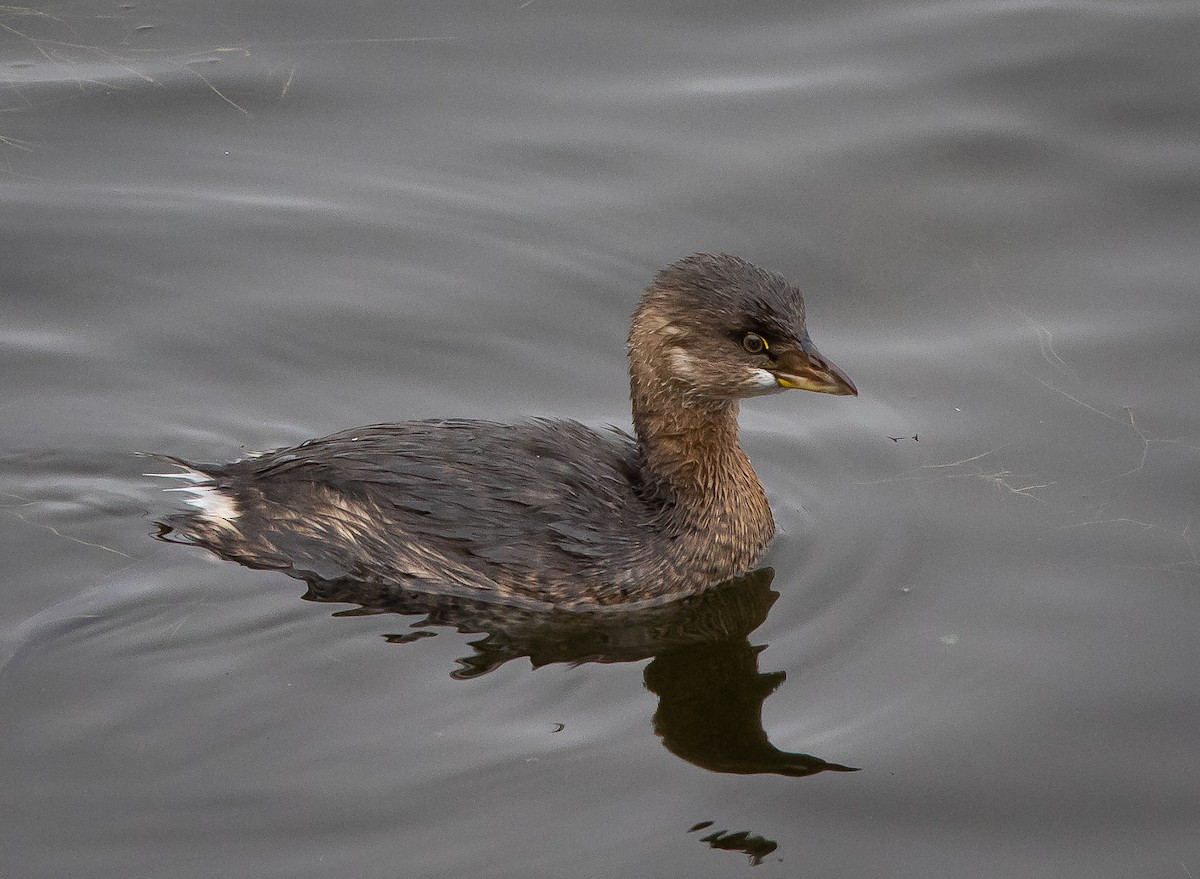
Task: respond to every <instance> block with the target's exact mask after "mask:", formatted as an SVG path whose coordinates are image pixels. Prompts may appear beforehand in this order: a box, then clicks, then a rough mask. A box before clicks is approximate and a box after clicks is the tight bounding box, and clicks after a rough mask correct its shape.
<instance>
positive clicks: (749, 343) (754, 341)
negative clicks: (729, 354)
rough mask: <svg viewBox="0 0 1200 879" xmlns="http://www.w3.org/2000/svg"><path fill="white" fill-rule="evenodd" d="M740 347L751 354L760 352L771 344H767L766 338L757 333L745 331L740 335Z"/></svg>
mask: <svg viewBox="0 0 1200 879" xmlns="http://www.w3.org/2000/svg"><path fill="white" fill-rule="evenodd" d="M742 347H743V348H745V349H746V350H747V351H748V352H749V353H751V354H762V353H763V352H764V351H766V350H767V349H768V348H770V347H771V346H770V345H768V344H767V340H766V339H764V338H763V337H762V336H760V335H759V334H758V333H746V335H745V336H743V337H742Z"/></svg>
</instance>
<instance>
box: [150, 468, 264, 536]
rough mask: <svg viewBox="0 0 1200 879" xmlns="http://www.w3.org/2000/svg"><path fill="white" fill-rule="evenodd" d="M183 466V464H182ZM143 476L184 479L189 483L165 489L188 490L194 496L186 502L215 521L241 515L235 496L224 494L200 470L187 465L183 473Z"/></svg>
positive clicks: (225, 520)
mask: <svg viewBox="0 0 1200 879" xmlns="http://www.w3.org/2000/svg"><path fill="white" fill-rule="evenodd" d="M180 466H182V465H180ZM142 475H143V476H157V477H159V478H162V479H182V480H183V481H184V482H187V483H190V484H189V485H181V486H179V487H178V488H165V489H163V491H186V492H190V493H191V494H192V495H193V496H192V497H190V498H187V500H186V501H185V503H187V505H188V506H190V507H195V508H196V509H198V510H199V511H200V515H201V516H203V517H204V518H206V519H209V520H211V521H213V522H214V523H222V522H224V523H229V522H232V521H233V520H234V519H236V518H237V517H238V516H240V515H241V512H240V511H239V510H238V508H237V504H236V503H234V500H233V498H231V497H229V495H227V494H222V493H221V490H220V489H218V488H217V487H216V486H215V485H213V484H212V480H210V479H209V478H208V476H207V475H205V474H203V473H201V472H200V471H199V470H193V469H191V468H190V467H185V468H184V470H183V472H182V473H143V474H142Z"/></svg>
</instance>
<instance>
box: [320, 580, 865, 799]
mask: <svg viewBox="0 0 1200 879" xmlns="http://www.w3.org/2000/svg"><path fill="white" fill-rule="evenodd" d="M774 573H775V572H774V571H773V570H771V569H770V568H763V569H761V570H758V571H753V572H751V573H749V574H747V575H745V576H744V577H741V578H739V579H737V580H734V581H731V582H730V583H727V584H725V585H723V586H719V587H717V588H714V589H711V590H709V591H708V592H705V593H704V594H702V595H698V596H693V597H690V598H686V599H681V600H680V601H678V602H674V603H672V604H667V605H661V606H657V607H652V608H645V609H632V610H621V611H611V610H610V611H605V612H596V613H586V612H578V611H572V612H553V611H549V612H548V611H530V610H522V609H517V608H511V607H506V606H503V605H497V604H491V603H486V602H480V601H473V600H470V599H465V598H461V597H448V596H438V595H428V594H424V593H416V592H411V591H408V590H404V589H399V588H396V587H394V586H380V585H377V584H369V583H360V582H347V581H345V580H337V581H322V580H310V581H309V588H308V592H306V593H305V595H304V597H305V598H306V599H307V600H309V601H321V602H338V603H349V604H357V605H359V607H358V608H355V609H354V610H346V611H341V612H339V613H337V614H334V616H363V615H369V614H384V613H397V614H423V615H424V618H423V619H421V620H419V621H417V622H415V623H413V624H412V625H411V626H410V630H409V631H408V632H406V633H403V634H394V635H388V636H387V638H388V640H389V641H390V642H392V643H396V644H403V643H409V642H411V641H414V640H417V639H419V638H422V637H430V636H432V635H433V634H434V633H433V632H431V631H429V629H430V627H437V626H445V627H449V628H453V629H456V630H457V631H459V632H462V633H466V634H472V633H479V634H482V635H483V637H482V638H480V639H478V640H476V641H473V642H471V645H470V646H471V647H472V648H473V651H474V652H473V653H472V654H471V655H470V656H466V657H463V658H461V659H459V660H458V664H459V668H458V669H456V670H455V671H454V672H452V673H451V676H452V677H454V678H457V679H460V680H461V679H468V678H474V677H479V676H480V675H484V674H487V673H488V672H490V671H493V670H494V669H496V668H499V667H500V666H501V665H503V664H504V663H506V662H508V661H509V660H512V659H517V658H519V657H523V656H527V657H529V660H530V662H531V663H532V664H533V666H534V667H535V668H538V667H540V666H544V665H550V664H552V663H569V664H572V665H578V664H580V663H585V662H636V661H639V660H643V659H650V660H651V662H650V664H649V665H648V666H646V671H645V683H646V688H647V689H648V690H650V692H652V693H654V694H655V695H657V696H658V699H659V703H658V710H657V711H656V712H655V714H654V730H655V732H656V733H657V734H658V735H659V737H661V738H662V741H663V744H664V745H665V746H666V748H667V750H668V751H670V752H671V753H672V754H675V755H676V756H678V757H680V758H682V759H684V760H686V761H687V762H689V763H692V764H694V765H696V766H699V767H701V768H703V769H708V770H710V771H713V772H724V773H733V774H740V775H750V774H756V773H774V774H777V775H788V776H792V777H801V776H805V775H812V774H814V773H817V772H822V771H825V770H833V771H838V772H853V771H855V770H853V769H852V768H851V767H848V766H842V765H840V764H837V763H828V762H826V761H824V760H822V759H820V758H819V757H814V756H812V755H810V754H796V753H791V752H788V751H780V750H779V749H778V748H776V747H775V746H774V745H772V744H771V742H770V741H769V740H768V738H767V734H766V732H765V731H764V730H763V725H762V705H763V700H765V699H766V698H767V696H769V695H770V694H771V693H772V692H774V691H775V689H776V687H778V686H779V684H780V683H782V682H783V680H784V678H785V676H786V675H785V673H784V672H782V671H777V672H768V673H760V672H759V670H758V654H759V653H760V652H762V650H764V649H765V645H763V646H758V647H755V646H751V644H750V642H749V640H748V637H749V635H750V633H751V632H753V631H754V630H755V629H757V628H758V627H759V626H760V625H761V624H762V623H763V621H765V620H766V618H767V613H768V612H769V611H770V609H771V606H772V605H773V604H774V603H775V600H776V599H777V598H778V597H779V593H778V592H775V591H774V590H772V589H771V580H772V578H773V577H774Z"/></svg>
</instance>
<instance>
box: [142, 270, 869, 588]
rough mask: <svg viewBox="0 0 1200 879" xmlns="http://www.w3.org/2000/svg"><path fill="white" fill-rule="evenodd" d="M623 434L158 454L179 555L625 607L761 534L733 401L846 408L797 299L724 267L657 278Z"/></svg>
mask: <svg viewBox="0 0 1200 879" xmlns="http://www.w3.org/2000/svg"><path fill="white" fill-rule="evenodd" d="M627 348H628V357H629V374H630V397H631V401H632V408H633V434H632V435H631V434H628V433H625V432H623V431H621V430H618V429H616V428H612V429H608V430H599V431H598V430H593V429H591V428H589V427H585V426H584V425H582V424H579V423H578V422H574V421H556V420H544V419H539V420H530V421H525V422H520V423H515V424H501V423H495V422H490V421H473V420H461V419H455V420H427V421H409V422H402V423H396V424H375V425H371V426H368V427H360V428H354V429H351V430H343V431H340V432H338V433H335V434H332V435H330V436H326V437H323V438H321V439H313V440H309V441H307V442H304V443H301V444H300V445H298V446H293V447H289V448H282V449H276V450H274V451H270V452H265V453H262V454H257V455H253V456H249V457H246V458H244V459H242V460H239V461H235V462H233V463H228V464H197V463H192V462H190V461H185V460H183V459H181V458H177V457H174V456H170V455H161V456H158V457H160V458H163V459H165V460H169V461H171V462H172V463H174V464H177V465H179V466H180V467H181V468H182V471H181V472H180V473H173V474H150V475H158V476H170V477H175V478H179V479H181V480H183V482H184V485H183V490H187V491H190V492H192V493H193V494H194V495H195V498H194V499H193V500H192V501H191V503H192V505H193V506H194V508H195V509H194V511H193V512H189V513H187V514H183V515H179V516H176V517H173V518H172V519H171V520H170V521H169V527H170V529H172V531H173V532H174V534H175V535H178V537H179V538H180V539H182V540H183V541H185V542H189V543H193V544H196V545H199V546H203V547H206V548H208V549H210V550H212V551H213V552H215V553H217V554H218V555H220V556H221V557H223V558H227V559H231V560H235V561H238V562H240V563H242V564H244V565H247V566H250V567H255V568H269V569H277V570H281V571H284V572H286V573H288V574H291V575H293V576H296V577H300V578H303V579H308V580H310V581H311V580H313V579H320V580H342V579H345V580H349V581H360V582H370V583H375V584H394V585H395V586H397V587H411V588H414V589H418V590H428V591H431V592H436V593H441V594H448V595H463V596H469V597H472V598H476V599H481V600H485V601H496V602H500V603H503V604H509V605H515V606H523V607H531V608H562V609H568V610H580V609H590V608H605V607H613V606H621V607H625V606H634V605H636V606H642V605H652V604H655V603H663V602H667V601H671V600H674V599H677V598H680V597H683V596H687V595H694V594H696V593H699V592H701V591H703V590H705V589H707V588H708V587H710V586H712V585H715V584H717V583H721V582H724V581H727V580H729V579H731V578H733V577H736V576H739V575H741V574H743V573H745V572H746V571H748V570H749V569H750V568H751V567H752V566H753V565H754V563H755V561H756V560H757V559H758V557H759V555H760V554H761V552H762V551H763V549H764V548H765V547H766V545H767V543H768V542H769V541H770V540H771V538H772V536H773V535H774V532H775V523H774V520H773V518H772V515H771V509H770V506H769V505H768V503H767V497H766V493H765V491H764V490H763V486H762V483H761V482H760V481H759V479H758V476H757V475H756V474H755V472H754V468H753V467H752V466H751V464H750V460H749V458H748V457H747V456H746V453H745V452H744V451H743V450H742V447H741V445H740V444H739V441H738V404H739V401H740V400H742V399H743V398H748V397H758V396H763V395H766V394H773V393H776V392H780V391H783V390H787V389H800V390H807V391H815V392H817V393H823V394H838V395H850V396H856V395H857V394H858V391H857V389H856V388H855V386H854V383H853V382H851V381H850V379H849V378H847V377H846V375H845V374H844V373H843V372H842V371H841V370H840V369H838V368H837V367H836V366H834V365H833V364H832V363H831V362H829V361H828V360H826V359H825V358H824V357H823V356H822V355H821V354H820V353H819V352H818V351H817V349H816V347H815V346H814V344H813V342H812V339H811V338H810V337H809V333H808V329H807V326H806V323H805V314H804V298H803V296H802V295H801V292H800V290H799V289H798V288H797V287H796V286H795V285H793V284H791V283H789V282H788V281H787V280H786V279H784V278H783V277H782V276H780V275H778V274H776V273H774V272H770V271H766V270H764V269H761V268H759V267H757V266H755V265H752V264H751V263H749V262H747V261H745V260H743V259H741V258H739V257H736V256H730V255H726V254H704V253H698V254H694V255H692V256H689V257H687V258H685V259H682V260H680V261H679V262H676V263H675V264H673V265H671V266H669V267H668V268H665V269H663V270H662V271H660V272H659V273H658V274H657V275H656V277H655V278H654V280H653V282H652V283H651V284H650V286H649V287H648V288H647V289H646V291H645V293H644V294H643V295H642V297H641V300H640V302H639V303H638V305H637V308H636V309H635V311H634V313H633V318H632V322H631V325H630V330H629V336H628V346H627Z"/></svg>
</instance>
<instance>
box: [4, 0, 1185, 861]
mask: <svg viewBox="0 0 1200 879" xmlns="http://www.w3.org/2000/svg"><path fill="white" fill-rule="evenodd" d="M1197 45H1200V11H1198V10H1197V7H1196V6H1195V4H1194V3H1185V2H1161V3H1159V2H1138V3H1107V2H1087V3H1067V2H1044V3H1038V2H1004V0H999V2H988V3H908V4H897V3H878V2H876V3H862V2H850V3H840V4H820V3H818V4H807V5H804V6H798V5H796V4H784V3H773V4H772V3H765V4H752V5H748V4H724V5H721V4H713V3H708V4H688V5H680V4H665V3H663V4H645V3H625V4H622V3H615V2H613V3H610V2H591V3H563V2H552V0H532V2H520V0H512V2H505V3H496V2H493V3H444V2H440V3H407V4H367V3H357V2H353V0H352V2H350V3H344V4H327V3H302V2H289V3H282V2H278V0H268V2H264V3H258V4H252V5H251V4H236V3H214V2H208V0H198V2H197V0H192V2H187V3H184V2H160V3H140V2H132V3H120V4H118V3H108V2H105V3H98V2H74V0H68V2H66V3H63V4H58V5H54V6H45V7H30V8H25V7H11V6H10V7H0V85H2V86H3V87H2V88H0V111H2V112H0V249H2V251H3V259H2V260H0V463H2V467H0V533H2V535H3V538H2V539H3V545H4V546H5V547H6V553H5V559H6V560H7V565H6V567H7V571H8V576H7V577H6V578H5V585H4V592H3V594H4V602H3V604H2V606H0V607H2V609H0V664H2V665H0V790H2V791H4V794H3V796H0V875H4V876H13V877H75V876H79V877H83V876H86V877H89V879H95V877H161V876H171V877H210V876H222V877H226V879H234V877H254V879H264V877H273V876H278V877H303V876H313V877H318V876H319V877H327V876H347V877H350V876H352V877H396V876H404V877H409V876H411V877H437V876H445V877H464V876H480V877H531V876H580V877H593V876H595V877H610V876H611V877H617V876H622V877H623V876H664V877H666V876H728V875H731V874H737V873H742V872H744V871H746V870H756V871H757V873H756V874H755V875H759V874H761V875H778V876H819V877H825V876H830V877H835V876H855V877H873V876H879V877H894V876H903V877H935V876H936V877H942V876H945V877H960V876H972V877H1012V876H1022V877H1056V879H1057V877H1089V879H1090V877H1127V876H1128V877H1134V876H1136V877H1159V876H1161V877H1179V879H1187V877H1189V876H1195V875H1200V741H1198V737H1197V718H1200V683H1198V681H1200V674H1198V672H1200V646H1198V645H1200V641H1198V639H1197V636H1196V628H1197V620H1198V619H1200V616H1198V614H1200V555H1198V553H1200V542H1198V534H1197V529H1198V528H1200V524H1197V523H1196V520H1197V519H1200V414H1198V411H1197V395H1198V392H1200V354H1198V353H1197V352H1198V351H1200V344H1198V343H1200V295H1198V293H1200V291H1198V287H1200V284H1198V279H1200V183H1198V181H1200V146H1198V141H1197V137H1196V135H1197V132H1198V131H1200V56H1198V54H1197V50H1196V47H1197ZM697 250H724V251H728V252H733V253H738V254H740V255H742V256H745V257H747V258H749V259H751V260H753V261H755V262H757V263H760V264H762V265H764V266H767V267H770V268H772V269H775V270H777V271H780V272H782V273H784V274H786V275H787V276H789V277H791V278H792V279H794V280H795V281H796V282H797V283H799V284H800V285H801V286H802V287H803V288H804V289H805V290H806V292H807V295H808V299H809V321H810V328H811V330H812V334H813V337H814V339H815V340H816V342H817V344H818V345H819V346H820V348H821V350H822V352H823V353H825V354H826V355H828V356H829V357H830V358H831V359H833V360H834V361H835V362H836V363H838V365H839V366H841V367H842V368H844V369H845V370H846V371H847V373H848V374H849V375H851V376H852V377H853V378H854V380H855V381H856V382H857V383H858V385H859V388H860V390H861V391H862V396H861V397H860V398H858V399H857V400H848V399H835V398H824V397H817V396H816V395H809V394H787V395H783V396H778V397H771V398H767V399H763V400H757V401H753V402H751V403H749V404H748V405H746V406H745V407H744V410H743V418H742V424H743V443H744V445H745V447H746V448H747V450H748V452H749V453H750V455H751V457H752V459H753V460H754V463H755V466H756V467H757V469H758V471H759V474H760V476H761V477H762V479H763V481H764V483H765V484H766V485H767V487H768V490H769V492H770V495H771V500H772V504H773V506H774V508H775V511H776V518H777V520H778V521H779V524H780V531H781V533H780V536H779V537H778V538H777V539H776V541H775V543H774V544H773V545H772V547H771V549H770V551H769V553H768V555H767V557H766V559H765V560H764V561H765V563H766V564H768V565H770V566H771V567H772V568H773V569H774V575H773V579H771V578H770V577H769V575H760V577H759V579H757V580H755V581H753V582H752V583H750V584H749V585H748V586H746V587H745V588H744V589H743V590H742V591H741V592H738V593H737V597H736V598H735V599H734V600H733V603H732V608H730V607H724V606H722V609H721V611H720V613H719V614H717V615H716V616H715V617H714V616H713V615H711V614H710V613H709V608H708V607H707V606H705V607H701V608H699V609H698V610H696V609H693V610H692V611H689V612H688V615H686V617H685V618H682V621H680V620H679V619H675V618H672V620H671V621H670V625H667V624H665V623H663V621H662V620H657V619H639V620H634V621H631V622H630V623H629V624H628V625H627V626H623V627H617V628H615V629H595V628H593V629H578V630H575V629H570V628H569V627H567V628H563V627H558V626H555V625H549V624H547V623H545V622H544V621H537V620H533V621H530V620H525V619H515V620H514V619H503V620H496V619H493V618H491V617H489V616H487V614H483V615H482V616H483V617H486V618H481V616H480V614H481V612H480V611H478V609H471V608H463V607H457V608H451V609H447V608H444V607H426V606H419V603H417V604H414V605H413V606H412V607H408V608H401V609H402V610H405V611H406V612H405V613H359V614H354V615H349V616H341V617H339V618H337V619H333V618H331V614H333V613H335V612H338V611H346V610H352V609H353V607H354V604H352V603H336V600H337V599H339V598H343V597H344V596H338V595H332V596H330V595H326V596H321V595H310V596H308V597H309V598H316V599H324V600H326V601H335V603H333V604H328V603H320V602H319V601H316V602H314V601H301V600H300V597H301V595H302V594H303V592H304V586H303V584H301V583H298V582H297V581H295V580H290V579H288V578H287V577H285V576H282V575H280V574H273V573H266V572H255V571H251V570H247V569H244V568H240V567H238V566H236V565H233V564H230V563H227V562H219V561H217V560H215V559H212V558H210V557H209V556H207V555H206V554H204V553H202V552H201V551H199V550H196V549H190V548H183V547H176V546H167V545H164V544H161V543H157V542H155V541H154V540H153V539H152V537H151V534H152V533H153V532H154V522H155V520H156V518H158V517H161V516H162V515H164V514H166V513H168V512H170V511H171V510H172V509H173V505H174V503H175V498H177V497H178V496H177V495H163V494H160V493H159V492H158V491H157V489H159V488H161V486H160V485H156V484H154V483H153V481H151V480H148V479H145V478H142V477H141V475H140V474H141V473H142V472H143V471H144V470H146V469H148V468H147V467H146V462H144V461H143V460H141V459H138V458H136V457H134V456H133V452H135V451H137V450H156V451H168V452H172V453H174V454H178V455H183V456H185V457H190V458H194V459H199V460H222V459H228V458H232V457H236V456H238V455H239V454H241V453H242V452H244V451H245V450H250V449H259V448H269V447H273V446H278V445H283V444H286V443H291V442H295V441H299V440H302V439H305V438H308V437H311V436H317V435H321V434H323V433H327V432H330V431H332V430H335V429H338V428H341V427H347V426H352V425H355V424H367V423H371V422H376V421H385V420H400V419H406V418H421V417H436V416H445V415H455V416H464V417H478V418H494V419H501V420H505V419H512V418H517V417H522V416H545V415H554V416H563V417H571V418H577V419H580V420H582V421H584V422H587V423H589V424H593V425H597V426H601V425H605V424H609V423H615V424H618V425H626V424H627V421H628V408H627V406H628V404H627V387H626V377H625V371H624V362H623V344H624V335H625V331H626V326H627V320H628V314H629V312H630V310H631V309H632V307H633V304H634V302H635V301H636V298H637V295H638V293H639V292H640V290H641V288H642V287H643V286H644V285H645V284H646V283H647V282H648V280H649V279H650V277H651V276H652V274H653V272H654V271H655V270H656V269H657V268H658V267H660V266H662V265H665V264H667V263H669V262H671V261H673V260H675V259H677V258H678V257H680V256H682V255H685V254H687V253H690V252H693V251H697ZM151 469H152V468H151ZM713 600H714V601H718V602H720V601H724V599H722V598H721V597H720V596H716V597H714V598H713ZM377 609H379V608H377ZM428 614H432V615H433V618H434V619H433V622H434V623H436V624H433V625H421V623H422V621H424V620H426V615H428ZM714 618H716V619H720V620H724V621H725V623H723V624H722V625H723V626H726V627H725V628H722V627H721V626H715V625H714V624H713V619H714ZM729 620H734V621H736V624H730V623H729V622H728V621H729ZM414 624H416V625H415V627H414ZM664 632H667V634H664ZM697 633H700V634H699V635H698V634H697ZM810 761H815V762H810ZM796 767H800V768H801V769H804V770H805V771H803V772H800V771H790V774H787V773H785V772H784V770H785V769H788V770H796ZM836 767H852V768H856V769H858V770H859V771H857V772H844V771H836ZM706 822H711V823H706ZM696 825H704V826H703V827H699V828H697V827H696ZM692 828H696V829H692ZM743 831H744V832H745V833H744V835H739V833H741V832H743Z"/></svg>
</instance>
